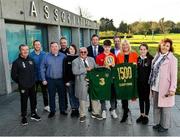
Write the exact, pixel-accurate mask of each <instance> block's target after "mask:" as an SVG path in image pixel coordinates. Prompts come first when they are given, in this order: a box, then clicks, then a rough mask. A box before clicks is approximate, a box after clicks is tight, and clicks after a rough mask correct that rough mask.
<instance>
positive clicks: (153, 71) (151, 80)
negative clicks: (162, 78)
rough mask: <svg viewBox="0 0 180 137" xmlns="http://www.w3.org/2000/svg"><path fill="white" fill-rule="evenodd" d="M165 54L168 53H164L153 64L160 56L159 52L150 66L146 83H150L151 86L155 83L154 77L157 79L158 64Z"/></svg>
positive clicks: (163, 59) (164, 58)
mask: <svg viewBox="0 0 180 137" xmlns="http://www.w3.org/2000/svg"><path fill="white" fill-rule="evenodd" d="M167 56H168V54H167V55H164V56H163V58H162V59H161V60H160V61H159V62H158V63H157V64H156V65H154V64H155V62H156V61H157V60H158V58H159V57H160V54H158V55H157V57H156V58H155V59H154V61H153V64H152V67H151V73H150V76H149V81H148V83H149V84H150V86H151V87H152V86H155V85H156V79H157V76H158V74H159V69H160V66H161V64H162V63H163V62H164V61H165V60H166V58H167Z"/></svg>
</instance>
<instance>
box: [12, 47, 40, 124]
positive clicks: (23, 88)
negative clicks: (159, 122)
mask: <svg viewBox="0 0 180 137" xmlns="http://www.w3.org/2000/svg"><path fill="white" fill-rule="evenodd" d="M19 51H20V54H19V57H18V58H17V59H16V60H15V61H14V62H13V65H12V70H11V77H12V80H14V81H15V82H16V83H17V84H18V88H19V91H20V96H21V116H22V120H21V123H22V125H27V124H28V122H27V117H26V116H27V101H28V98H30V104H31V119H32V120H35V121H40V120H41V118H40V117H39V116H38V115H37V114H36V111H35V108H36V92H35V64H34V62H33V60H32V59H31V58H30V57H29V48H28V46H27V45H24V44H21V45H20V46H19Z"/></svg>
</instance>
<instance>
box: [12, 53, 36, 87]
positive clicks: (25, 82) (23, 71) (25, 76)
mask: <svg viewBox="0 0 180 137" xmlns="http://www.w3.org/2000/svg"><path fill="white" fill-rule="evenodd" d="M11 77H12V80H14V81H15V82H16V83H17V84H18V86H19V88H21V89H23V88H24V89H26V88H31V87H32V86H34V84H35V64H34V61H33V59H31V58H30V57H29V56H28V57H27V58H26V59H24V58H22V57H21V56H19V57H18V58H17V59H16V60H15V61H14V62H13V64H12V69H11Z"/></svg>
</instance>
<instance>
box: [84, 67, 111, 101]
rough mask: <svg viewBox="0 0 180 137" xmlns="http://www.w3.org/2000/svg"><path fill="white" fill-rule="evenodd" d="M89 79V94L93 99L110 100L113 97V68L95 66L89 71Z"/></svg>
mask: <svg viewBox="0 0 180 137" xmlns="http://www.w3.org/2000/svg"><path fill="white" fill-rule="evenodd" d="M86 78H87V80H88V81H89V96H90V98H91V99H92V100H110V98H111V84H112V78H111V70H110V69H107V68H95V69H93V70H91V71H90V72H88V73H87V75H86Z"/></svg>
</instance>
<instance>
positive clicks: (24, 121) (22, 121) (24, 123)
mask: <svg viewBox="0 0 180 137" xmlns="http://www.w3.org/2000/svg"><path fill="white" fill-rule="evenodd" d="M21 124H22V125H23V126H26V125H27V124H28V122H27V118H26V117H22V120H21Z"/></svg>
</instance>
